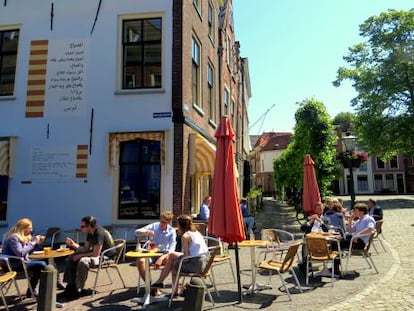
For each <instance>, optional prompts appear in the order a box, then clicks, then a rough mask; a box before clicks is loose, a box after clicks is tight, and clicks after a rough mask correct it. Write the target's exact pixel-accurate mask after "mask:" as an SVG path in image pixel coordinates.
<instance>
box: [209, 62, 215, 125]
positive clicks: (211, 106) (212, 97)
mask: <svg viewBox="0 0 414 311" xmlns="http://www.w3.org/2000/svg"><path fill="white" fill-rule="evenodd" d="M214 75H215V70H214V66H213V64H212V63H211V62H208V63H207V90H208V91H207V103H208V111H209V112H208V113H209V119H210V120H211V121H213V122H214V123H216V121H217V117H216V88H215V85H214V82H215V76H214Z"/></svg>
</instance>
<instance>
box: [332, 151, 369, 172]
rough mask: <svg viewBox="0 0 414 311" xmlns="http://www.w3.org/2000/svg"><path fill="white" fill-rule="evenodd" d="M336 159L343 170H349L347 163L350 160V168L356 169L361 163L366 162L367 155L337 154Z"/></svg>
mask: <svg viewBox="0 0 414 311" xmlns="http://www.w3.org/2000/svg"><path fill="white" fill-rule="evenodd" d="M337 159H338V160H339V161H340V162H341V164H342V165H343V166H344V168H349V162H350V160H351V164H352V167H356V168H358V167H359V166H360V165H361V163H363V162H366V161H368V153H365V152H361V151H352V153H349V152H339V153H338V155H337Z"/></svg>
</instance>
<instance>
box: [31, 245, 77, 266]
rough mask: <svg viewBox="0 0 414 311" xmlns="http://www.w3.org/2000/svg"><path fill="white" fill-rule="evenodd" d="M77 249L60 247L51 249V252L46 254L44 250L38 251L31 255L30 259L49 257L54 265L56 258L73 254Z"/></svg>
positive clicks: (50, 262)
mask: <svg viewBox="0 0 414 311" xmlns="http://www.w3.org/2000/svg"><path fill="white" fill-rule="evenodd" d="M74 252H75V251H74V250H73V249H69V248H67V249H63V248H62V249H58V250H50V253H48V254H45V252H44V251H37V252H34V253H32V254H30V255H29V258H30V259H38V260H39V259H47V260H48V261H49V264H51V265H54V260H55V258H58V257H64V256H69V255H72V254H73V253H74Z"/></svg>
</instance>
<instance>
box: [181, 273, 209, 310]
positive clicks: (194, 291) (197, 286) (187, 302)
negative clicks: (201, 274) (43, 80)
mask: <svg viewBox="0 0 414 311" xmlns="http://www.w3.org/2000/svg"><path fill="white" fill-rule="evenodd" d="M204 294H205V288H204V284H203V281H202V280H201V279H200V278H195V277H194V278H192V279H191V281H190V283H189V284H187V288H186V290H185V295H184V303H183V309H182V311H201V310H202V309H203V301H204Z"/></svg>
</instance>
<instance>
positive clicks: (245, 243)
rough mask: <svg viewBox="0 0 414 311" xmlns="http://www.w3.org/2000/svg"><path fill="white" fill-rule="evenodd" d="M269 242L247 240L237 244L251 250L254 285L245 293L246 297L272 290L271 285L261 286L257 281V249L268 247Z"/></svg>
mask: <svg viewBox="0 0 414 311" xmlns="http://www.w3.org/2000/svg"><path fill="white" fill-rule="evenodd" d="M267 243H268V241H266V240H245V241H242V242H240V243H238V244H237V246H239V247H249V248H250V262H251V269H252V283H251V284H250V286H249V288H248V290H247V291H246V292H245V295H252V294H253V293H254V292H255V291H257V290H262V289H269V288H272V286H271V285H263V284H259V283H258V282H257V280H256V276H257V271H256V247H259V246H266V245H267Z"/></svg>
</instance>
